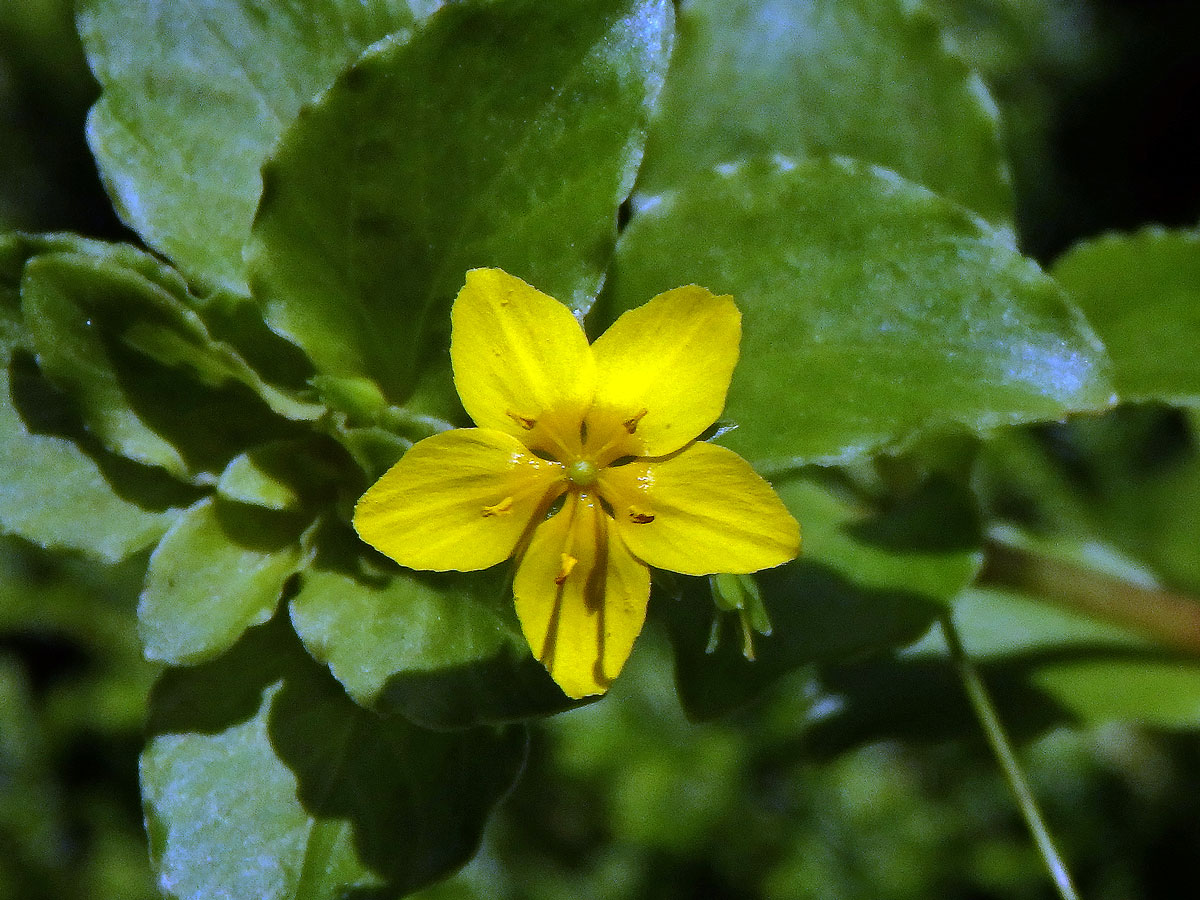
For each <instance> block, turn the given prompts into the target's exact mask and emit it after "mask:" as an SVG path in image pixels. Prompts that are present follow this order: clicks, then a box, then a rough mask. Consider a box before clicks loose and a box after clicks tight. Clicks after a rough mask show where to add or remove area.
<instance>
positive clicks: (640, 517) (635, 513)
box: [629, 506, 654, 525]
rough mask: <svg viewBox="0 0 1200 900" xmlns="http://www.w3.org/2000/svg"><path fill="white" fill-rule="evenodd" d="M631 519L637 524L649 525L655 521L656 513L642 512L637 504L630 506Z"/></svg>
mask: <svg viewBox="0 0 1200 900" xmlns="http://www.w3.org/2000/svg"><path fill="white" fill-rule="evenodd" d="M629 521H631V522H633V524H635V525H649V524H650V523H651V522H653V521H654V513H648V512H642V510H640V509H638V508H637V507H636V506H631V507H629Z"/></svg>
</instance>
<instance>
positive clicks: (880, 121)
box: [638, 0, 1012, 223]
mask: <svg viewBox="0 0 1200 900" xmlns="http://www.w3.org/2000/svg"><path fill="white" fill-rule="evenodd" d="M772 154H782V155H784V156H788V157H800V156H807V155H812V156H823V155H831V154H836V155H841V156H852V157H855V158H858V159H862V160H864V161H866V162H870V163H876V164H878V165H881V166H885V167H887V168H889V169H892V170H894V171H896V172H899V173H900V174H901V175H903V176H904V177H905V178H908V179H909V180H911V181H914V182H916V183H918V184H923V185H925V186H927V187H929V188H932V189H933V190H935V191H937V192H938V193H941V194H944V195H945V196H947V197H949V198H951V199H953V200H956V201H958V202H959V203H962V204H963V205H965V206H967V207H969V208H971V209H974V210H976V211H977V212H979V213H980V214H981V215H983V216H984V217H986V218H987V219H989V220H990V221H994V222H998V223H1003V222H1006V221H1008V220H1009V219H1010V218H1011V215H1012V191H1011V188H1010V187H1009V184H1008V173H1007V167H1006V165H1005V162H1004V157H1003V155H1002V152H1001V146H1000V137H999V123H998V119H997V115H996V109H995V106H994V104H993V102H992V100H991V98H990V97H989V96H988V93H987V89H986V88H985V87H984V86H983V83H982V81H980V79H979V77H978V76H977V75H975V74H974V73H972V72H971V71H970V70H969V69H968V68H967V67H966V65H964V64H963V62H962V61H961V60H959V59H958V58H956V57H955V56H953V55H951V54H950V53H949V52H948V51H947V49H946V41H945V39H944V37H943V35H942V33H941V32H940V30H939V28H938V26H937V24H936V23H935V21H934V20H933V19H932V17H931V16H930V15H929V13H928V12H927V11H926V10H925V9H924V8H922V7H921V6H916V7H915V8H914V4H911V3H904V2H901V0H838V2H835V3H813V2H812V0H685V2H683V3H681V4H680V8H679V46H678V47H677V48H676V51H675V57H674V59H673V61H672V64H671V74H670V77H669V78H668V80H667V85H666V88H665V89H664V92H663V99H662V108H661V110H660V112H659V113H658V116H657V118H656V121H655V124H654V127H653V128H652V129H651V132H650V142H649V144H648V145H647V148H646V162H645V166H644V169H643V171H642V174H641V176H640V179H639V183H638V190H639V192H640V193H643V194H647V195H650V194H657V193H660V192H662V191H663V190H667V189H670V188H672V187H675V186H677V185H679V184H681V183H686V182H687V181H689V180H690V177H691V175H692V174H693V173H694V172H696V171H699V170H701V169H705V168H708V167H709V166H712V165H714V164H717V163H738V162H742V161H745V160H746V159H747V158H749V157H753V156H770V155H772Z"/></svg>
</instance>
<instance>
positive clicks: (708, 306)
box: [588, 285, 742, 456]
mask: <svg viewBox="0 0 1200 900" xmlns="http://www.w3.org/2000/svg"><path fill="white" fill-rule="evenodd" d="M741 339H742V316H741V313H739V312H738V309H737V307H736V306H735V305H734V303H733V298H732V297H730V296H728V295H726V296H722V297H717V296H715V295H713V294H712V293H711V292H709V291H707V290H705V289H704V288H702V287H697V286H695V285H689V286H688V287H680V288H675V289H674V290H671V291H667V292H666V293H665V294H659V295H658V296H657V297H655V298H654V299H653V300H651V301H650V302H649V303H647V304H646V305H645V306H639V307H638V308H637V309H631V310H629V311H628V312H626V313H624V314H623V315H622V316H621V317H620V318H619V319H617V321H616V322H614V323H613V324H612V326H611V327H610V328H609V329H608V331H606V332H604V334H602V335H601V336H600V337H599V338H597V340H596V342H595V343H594V344H592V352H593V354H595V357H596V399H595V406H594V410H593V412H592V413H591V414H590V415H589V416H588V431H589V433H597V432H601V433H606V432H608V431H610V430H611V429H612V426H613V424H616V425H617V426H618V427H620V426H621V425H624V427H625V429H626V430H627V431H633V432H634V433H635V435H636V436H637V437H639V438H640V439H641V443H642V449H641V451H640V452H639V453H637V454H636V455H638V456H665V455H667V454H668V453H673V452H674V451H676V450H678V449H679V448H680V447H682V446H683V445H684V444H686V443H687V442H688V441H690V440H692V439H694V438H695V437H697V436H698V435H699V434H700V433H701V432H702V431H704V429H706V428H707V427H708V426H709V425H711V424H712V423H713V422H715V421H716V420H717V416H719V415H720V414H721V410H722V409H724V408H725V394H726V392H727V391H728V390H729V380H730V378H731V377H732V376H733V367H734V366H735V365H736V364H737V359H738V344H739V343H740V341H741Z"/></svg>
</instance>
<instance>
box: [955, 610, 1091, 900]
mask: <svg viewBox="0 0 1200 900" xmlns="http://www.w3.org/2000/svg"><path fill="white" fill-rule="evenodd" d="M941 626H942V634H943V635H944V636H945V639H946V646H947V647H948V648H949V650H950V659H951V660H952V661H953V663H954V668H955V669H956V670H957V672H958V676H959V678H960V679H961V680H962V683H963V688H964V689H965V690H966V692H967V699H968V701H969V702H970V704H971V709H972V710H974V712H975V716H976V718H977V719H978V720H979V724H980V726H981V727H982V728H983V732H984V734H985V735H986V737H987V741H988V744H989V745H991V748H992V752H993V753H994V754H995V756H996V761H997V762H998V763H999V764H1000V768H1001V770H1002V771H1003V773H1004V779H1005V780H1006V781H1007V782H1008V787H1009V790H1011V791H1012V793H1013V797H1014V798H1015V799H1016V801H1017V806H1018V807H1019V808H1020V810H1021V815H1022V816H1023V817H1024V819H1025V824H1026V825H1028V827H1029V831H1030V833H1031V834H1032V835H1033V840H1034V843H1035V844H1037V848H1038V853H1040V854H1041V857H1042V861H1043V862H1044V863H1045V864H1046V869H1047V871H1048V872H1049V873H1050V879H1051V880H1052V881H1053V882H1054V887H1055V888H1056V889H1057V890H1058V895H1059V897H1061V898H1062V900H1079V894H1077V893H1076V892H1075V886H1074V885H1073V884H1072V883H1071V875H1070V873H1069V872H1068V871H1067V866H1066V863H1064V862H1063V859H1062V857H1061V856H1060V855H1059V852H1058V849H1057V848H1056V847H1055V846H1054V840H1053V838H1051V836H1050V831H1049V829H1048V828H1047V827H1046V822H1045V820H1044V819H1043V818H1042V813H1041V810H1040V809H1039V808H1038V804H1037V800H1036V798H1035V797H1034V796H1033V790H1032V789H1031V788H1030V787H1029V782H1028V781H1027V780H1026V778H1025V773H1024V772H1022V771H1021V764H1020V763H1019V762H1018V761H1017V756H1016V753H1014V752H1013V747H1012V743H1011V742H1010V741H1009V739H1008V734H1007V733H1006V732H1005V731H1004V726H1003V725H1002V724H1001V722H1000V717H999V715H997V713H996V707H995V706H994V705H993V703H992V698H991V697H990V696H989V695H988V692H987V688H986V687H985V686H984V684H983V679H982V678H980V676H979V670H978V669H976V668H975V664H974V663H973V662H971V659H970V657H968V656H967V653H966V651H965V650H964V649H963V645H962V640H961V639H960V638H959V634H958V629H957V628H956V627H955V625H954V621H953V619H952V618H951V617H950V614H949V613H948V612H947V613H945V614H943V615H942V617H941Z"/></svg>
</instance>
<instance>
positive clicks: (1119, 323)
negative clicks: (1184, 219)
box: [1053, 228, 1200, 406]
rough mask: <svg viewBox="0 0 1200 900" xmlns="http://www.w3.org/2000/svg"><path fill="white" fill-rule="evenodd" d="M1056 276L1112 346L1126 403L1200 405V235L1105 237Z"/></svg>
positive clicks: (1064, 263)
mask: <svg viewBox="0 0 1200 900" xmlns="http://www.w3.org/2000/svg"><path fill="white" fill-rule="evenodd" d="M1053 272H1054V277H1055V278H1057V279H1058V282H1059V284H1061V285H1062V286H1063V287H1065V288H1066V289H1067V290H1068V291H1069V292H1070V293H1071V296H1072V298H1073V299H1074V300H1075V302H1076V303H1078V304H1079V306H1080V307H1081V308H1082V309H1083V312H1084V314H1085V315H1086V316H1087V317H1088V321H1089V322H1090V323H1091V324H1092V325H1093V326H1094V327H1095V329H1096V332H1097V333H1098V334H1099V335H1100V338H1101V339H1102V340H1103V341H1104V344H1105V346H1106V347H1107V348H1108V352H1109V355H1110V356H1111V357H1112V361H1113V380H1114V382H1115V384H1116V388H1117V393H1118V394H1120V395H1121V398H1122V399H1123V400H1161V401H1164V402H1167V403H1180V404H1187V405H1190V406H1200V365H1197V360H1200V232H1197V231H1165V230H1163V229H1158V228H1153V229H1148V230H1146V231H1141V232H1138V233H1136V234H1123V235H1122V234H1111V235H1107V236H1105V237H1101V238H1097V239H1095V240H1092V241H1088V242H1085V243H1082V244H1079V245H1077V246H1075V247H1074V248H1072V249H1071V250H1070V251H1069V252H1068V253H1066V254H1064V255H1063V256H1062V257H1060V258H1059V260H1058V261H1057V262H1056V263H1055V264H1054V270H1053Z"/></svg>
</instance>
